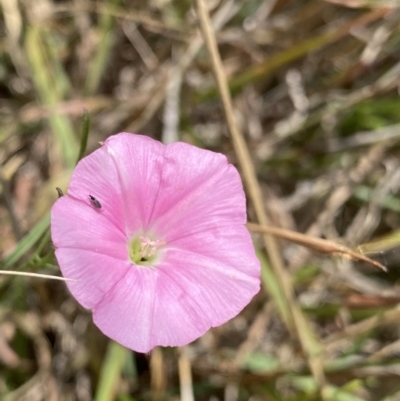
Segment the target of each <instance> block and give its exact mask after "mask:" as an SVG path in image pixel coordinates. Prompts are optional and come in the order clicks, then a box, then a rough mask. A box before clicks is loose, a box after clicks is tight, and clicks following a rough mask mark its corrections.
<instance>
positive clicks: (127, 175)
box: [104, 133, 165, 236]
mask: <svg viewBox="0 0 400 401" xmlns="http://www.w3.org/2000/svg"><path fill="white" fill-rule="evenodd" d="M104 147H105V148H106V149H107V152H108V154H109V155H110V156H111V157H112V159H113V162H114V164H115V166H116V168H117V170H118V181H119V185H120V187H121V192H122V194H121V195H122V197H121V200H122V202H123V208H124V211H125V212H124V215H125V223H126V227H127V234H128V235H129V236H131V235H132V234H134V233H135V232H137V231H138V230H143V229H144V230H145V229H146V228H147V226H148V221H149V219H150V216H151V214H152V211H153V207H154V202H155V199H156V198H157V195H158V192H159V188H160V179H161V173H162V170H163V164H164V153H165V146H164V145H162V144H161V143H160V142H157V141H155V140H153V139H151V138H148V137H146V136H142V135H132V134H127V133H121V134H118V135H114V136H111V137H110V138H108V139H107V141H106V142H105V143H104ZM108 186H110V183H109V184H108Z"/></svg>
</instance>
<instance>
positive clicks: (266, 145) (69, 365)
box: [0, 0, 400, 401]
mask: <svg viewBox="0 0 400 401" xmlns="http://www.w3.org/2000/svg"><path fill="white" fill-rule="evenodd" d="M205 4H206V5H207V8H208V13H209V14H210V16H211V20H212V28H211V29H210V24H209V23H207V18H206V16H207V10H206V12H205V13H203V15H202V16H201V18H200V20H201V22H202V26H203V29H206V30H207V29H208V33H209V36H210V37H209V39H210V40H209V41H208V42H207V45H205V44H204V41H203V36H202V34H201V32H200V30H199V29H198V27H199V16H200V14H199V12H198V11H199V10H200V9H201V6H204V5H205ZM203 11H204V7H203ZM399 22H400V4H399V2H398V1H397V0H330V1H322V0H208V1H204V0H197V1H193V2H192V1H190V0H175V1H174V0H148V1H139V0H98V1H92V0H64V1H62V0H31V1H30V0H0V122H1V124H0V238H1V239H0V255H1V260H2V262H1V268H2V269H3V270H13V271H30V272H35V273H46V274H53V275H59V271H58V268H57V266H56V261H55V259H54V255H53V249H52V245H51V242H50V237H49V210H50V208H51V205H52V203H53V202H54V201H55V199H56V197H57V193H56V191H55V187H61V188H63V189H64V190H66V188H67V184H68V179H69V176H70V174H71V171H72V169H73V167H74V165H75V163H76V160H77V157H78V153H79V149H80V138H81V137H82V125H83V122H84V120H85V119H84V117H83V111H84V110H85V109H86V110H87V111H88V113H89V115H90V121H91V124H90V135H89V140H88V145H87V148H86V153H89V152H91V151H92V150H94V149H95V148H96V147H98V142H99V141H102V140H104V139H105V138H106V137H108V136H109V135H111V134H114V133H117V132H120V131H128V132H140V133H145V134H147V135H150V136H152V137H154V138H157V139H159V140H162V141H163V142H165V143H168V142H171V141H176V140H181V141H186V142H189V143H192V144H195V145H197V146H200V147H203V148H207V149H211V150H214V151H218V152H222V153H224V154H226V155H227V156H228V158H229V160H230V161H231V162H232V163H234V164H236V165H238V167H239V169H240V170H241V171H242V172H243V178H244V181H245V184H246V189H247V191H248V195H249V220H250V221H253V222H261V223H262V225H263V226H264V227H265V226H268V227H271V226H273V227H278V228H281V229H283V230H282V231H281V232H280V239H276V238H275V237H271V236H266V237H263V235H262V234H260V233H256V231H260V227H259V226H252V227H250V228H251V229H252V231H254V241H255V244H256V247H257V249H258V252H259V256H260V259H261V261H262V278H263V289H262V291H261V292H260V293H259V294H258V295H257V296H256V297H255V298H254V300H253V301H252V303H251V304H250V305H249V306H248V307H247V308H246V309H245V310H244V311H243V312H242V313H241V314H240V315H239V316H238V317H237V318H235V319H233V320H232V321H230V322H228V323H226V324H225V325H223V326H221V327H218V328H215V329H212V330H210V331H209V332H208V333H207V334H205V335H204V336H203V337H202V338H201V339H199V340H197V341H196V342H194V343H193V344H190V345H189V346H187V347H184V348H182V349H169V348H166V349H155V350H154V351H153V352H152V353H151V354H149V355H142V354H135V353H134V352H132V351H129V350H126V349H124V348H122V347H121V346H119V345H117V344H115V343H113V342H110V341H109V340H108V339H107V338H105V337H104V336H103V335H102V334H101V333H100V332H99V331H98V329H97V328H96V327H95V326H94V325H93V323H92V321H91V317H90V313H88V312H87V311H84V310H83V309H82V308H80V307H79V306H78V304H77V303H76V301H75V300H74V299H73V298H72V297H71V296H70V294H69V293H68V291H67V290H66V287H65V284H64V283H62V282H56V281H53V280H40V279H36V278H27V277H10V276H3V275H2V276H1V277H0V399H1V400H3V401H40V400H46V401H47V400H49V401H53V400H54V401H56V400H60V401H72V400H77V401H89V400H96V401H111V400H118V401H133V400H179V399H181V400H183V401H192V400H193V399H195V400H199V401H202V400H210V401H217V400H221V401H222V400H224V401H241V400H251V401H256V400H271V401H306V400H332V401H359V400H370V401H378V400H382V401H396V400H400V380H399V376H400V310H399V308H398V306H397V305H398V303H399V302H400V291H399V284H398V279H399V277H400V274H399V271H400V270H399V267H400V263H399V257H400V252H399V238H400V230H399V228H400V216H399V212H400V197H399V192H400V160H399V153H400V146H399V145H400V97H399V90H400V23H399ZM214 37H215V38H216V40H217V42H218V48H219V52H220V57H221V59H222V61H223V66H224V68H223V69H222V70H221V69H218V68H219V67H218V54H212V56H210V52H209V50H210V48H211V47H212V39H213V38H214ZM218 71H219V72H220V73H221V74H222V75H221V74H220V77H219V82H220V85H222V86H223V83H224V81H225V79H227V80H228V82H229V85H230V89H231V93H232V96H233V98H232V101H233V109H234V111H232V110H230V109H229V104H225V107H223V106H222V103H221V100H220V96H219V94H218V90H217V86H216V81H215V79H214V73H215V72H218ZM228 100H229V99H228ZM228 103H229V102H228ZM232 116H234V118H233V119H232V118H231V117H232ZM226 117H227V118H228V121H229V120H231V127H230V129H228V125H227V123H226V121H227V120H226ZM232 121H233V123H232ZM232 124H233V129H234V131H235V132H236V134H235V133H234V132H232ZM231 134H233V135H231ZM235 135H236V136H235ZM243 139H244V142H240V141H242V140H243ZM247 148H248V149H249V152H248V153H246V149H247ZM253 171H254V172H255V174H256V178H257V180H253V181H251V177H252V172H253ZM254 177H255V176H254V175H253V178H254ZM257 197H258V198H257ZM257 199H258V200H257ZM260 200H261V202H262V203H261V205H262V209H263V210H261V209H260V207H259V206H258V207H257V204H258V205H259V201H260ZM257 202H258V203H257ZM264 210H265V211H266V213H267V215H265V212H264ZM268 216H269V217H268ZM261 230H262V229H261ZM292 231H297V232H300V233H304V234H305V235H304V236H302V237H301V238H300V240H299V238H298V237H296V238H297V240H296V238H293V237H291V235H292V236H293V233H292ZM282 238H283V239H282ZM318 238H324V239H326V240H329V241H333V242H318V240H317V239H318ZM293 240H296V241H297V242H300V243H302V244H303V245H306V247H304V246H299V245H298V244H295V243H294V242H293ZM335 244H336V245H335ZM345 246H346V247H348V248H352V250H353V251H354V250H355V251H356V252H357V254H354V253H351V252H350V251H349V250H347V249H348V248H345ZM316 249H317V250H319V251H324V252H325V254H321V253H320V252H319V253H316V252H315V250H316ZM337 253H339V254H341V256H339V257H338V256H337V255H336V254H337ZM366 256H368V257H371V258H373V259H374V260H375V261H377V262H380V263H382V264H384V265H385V266H386V267H387V270H388V271H387V272H386V273H385V272H383V271H380V270H379V269H377V268H376V266H373V265H372V264H371V263H368V261H367V262H366V261H365V260H364V261H362V260H361V261H360V260H359V259H362V258H365V257H366Z"/></svg>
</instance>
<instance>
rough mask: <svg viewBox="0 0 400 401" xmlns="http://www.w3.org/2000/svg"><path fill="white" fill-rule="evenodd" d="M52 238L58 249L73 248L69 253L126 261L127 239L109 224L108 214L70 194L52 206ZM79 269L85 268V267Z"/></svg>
mask: <svg viewBox="0 0 400 401" xmlns="http://www.w3.org/2000/svg"><path fill="white" fill-rule="evenodd" d="M51 236H52V240H53V243H54V245H55V246H56V247H57V248H73V249H72V250H71V252H76V251H78V250H79V249H83V250H88V251H92V252H95V253H100V254H104V255H107V256H110V257H113V258H115V259H118V260H123V261H128V260H129V252H128V246H127V242H128V240H127V238H126V236H125V234H124V233H123V232H121V231H120V230H119V229H118V227H117V226H116V225H115V224H114V223H113V222H110V220H109V219H108V217H107V213H103V210H101V209H100V210H98V209H95V208H93V207H91V206H89V205H87V204H85V203H84V202H81V201H80V200H79V199H77V198H73V197H71V196H70V195H65V196H63V197H62V198H60V199H58V200H57V201H56V203H55V204H54V205H53V208H52V210H51ZM82 268H85V269H87V267H86V266H82ZM68 277H71V276H68ZM71 278H74V277H71Z"/></svg>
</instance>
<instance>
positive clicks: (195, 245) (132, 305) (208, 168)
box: [51, 133, 260, 352]
mask: <svg viewBox="0 0 400 401" xmlns="http://www.w3.org/2000/svg"><path fill="white" fill-rule="evenodd" d="M245 222H246V205H245V196H244V192H243V188H242V183H241V180H240V176H239V174H238V172H237V170H236V169H235V167H234V166H232V165H230V164H228V162H227V159H226V157H225V156H223V155H221V154H218V153H214V152H210V151H207V150H203V149H199V148H196V147H194V146H191V145H188V144H185V143H173V144H170V145H168V146H164V145H163V144H161V143H160V142H157V141H155V140H153V139H150V138H148V137H145V136H140V135H134V134H127V133H121V134H118V135H115V136H111V137H110V138H108V139H107V140H106V141H105V142H104V144H103V145H102V147H101V148H100V149H98V150H96V151H94V152H93V153H92V154H90V155H89V156H87V157H85V158H84V159H82V160H81V161H80V162H79V164H78V165H77V167H76V169H75V171H74V173H73V175H72V178H71V182H70V184H69V188H68V193H67V194H66V195H65V196H63V197H61V198H59V199H58V200H57V201H56V202H55V204H54V206H53V208H52V211H51V234H52V239H53V242H54V245H55V247H56V251H55V252H56V257H57V260H58V263H59V265H60V268H61V271H62V274H63V275H64V276H65V277H68V278H71V279H75V280H77V281H69V282H67V286H68V288H69V289H70V291H71V293H72V295H73V296H74V297H75V298H76V299H77V301H78V302H79V303H80V304H81V305H82V306H83V307H85V308H87V309H91V310H92V312H93V320H94V323H95V324H96V325H97V326H98V327H99V329H100V330H101V331H102V332H103V333H104V334H106V335H107V336H109V337H111V338H112V339H114V340H116V341H118V342H119V343H121V344H123V345H124V346H126V347H128V348H131V349H133V350H135V351H138V352H148V351H149V350H151V349H152V348H153V347H155V346H157V345H162V346H181V345H185V344H187V343H189V342H191V341H193V340H195V339H196V338H198V337H199V336H201V335H202V334H204V333H205V332H206V331H207V330H208V329H209V328H210V327H214V326H218V325H220V324H222V323H224V322H226V321H227V320H229V319H231V318H232V317H234V316H236V315H237V314H238V313H239V312H240V311H241V310H242V309H243V308H244V307H245V306H246V305H247V304H248V303H249V302H250V300H251V299H252V297H253V296H254V295H255V294H256V293H257V292H258V290H259V286H260V264H259V261H258V260H257V258H256V256H255V252H254V248H253V244H252V242H251V238H250V234H249V233H248V231H247V229H246V227H245V226H244V224H245Z"/></svg>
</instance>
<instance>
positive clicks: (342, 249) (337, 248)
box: [247, 223, 387, 271]
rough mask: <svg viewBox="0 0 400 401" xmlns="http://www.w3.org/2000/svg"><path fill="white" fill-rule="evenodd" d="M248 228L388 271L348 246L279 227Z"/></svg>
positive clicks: (256, 226) (251, 226) (250, 225)
mask: <svg viewBox="0 0 400 401" xmlns="http://www.w3.org/2000/svg"><path fill="white" fill-rule="evenodd" d="M247 228H248V229H249V230H250V231H253V232H256V233H267V234H272V235H274V236H276V237H279V238H284V239H287V240H289V241H292V242H295V243H296V244H298V245H302V246H305V247H307V248H310V249H313V250H315V251H318V252H323V253H329V254H333V255H335V254H336V255H340V256H343V257H348V258H349V259H353V260H358V261H363V262H366V263H369V264H371V265H373V266H375V267H377V268H378V269H381V270H383V271H387V269H386V267H385V266H383V265H382V264H381V263H379V262H377V261H375V260H373V259H371V258H369V257H367V256H365V255H363V254H362V253H359V252H356V251H353V250H352V249H350V248H348V247H347V246H344V245H341V244H337V243H336V242H333V241H329V240H326V239H323V238H317V237H311V236H309V235H306V234H302V233H298V232H296V231H291V230H286V229H283V228H278V227H263V226H260V225H258V224H254V223H247Z"/></svg>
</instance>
